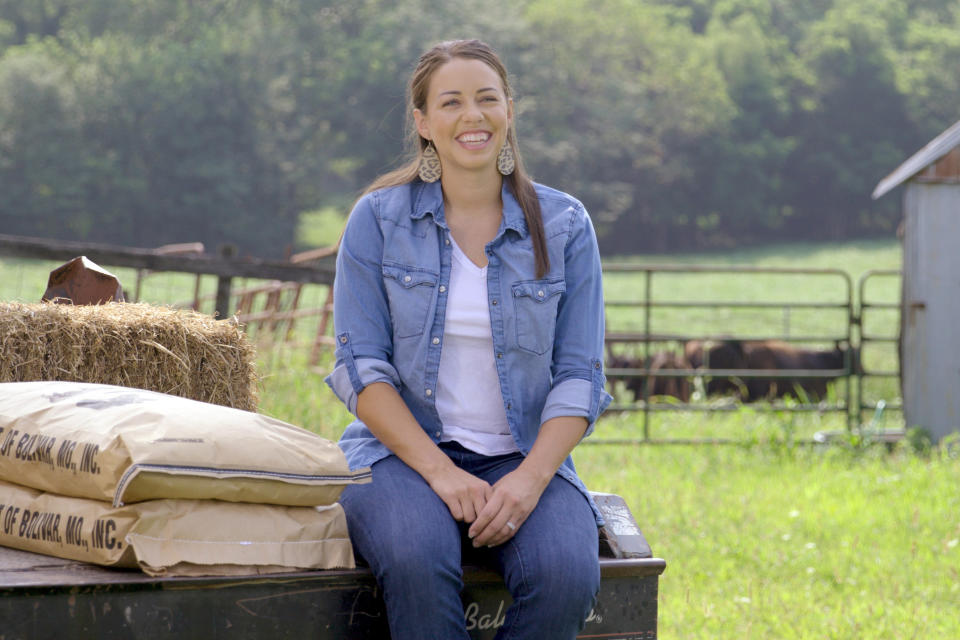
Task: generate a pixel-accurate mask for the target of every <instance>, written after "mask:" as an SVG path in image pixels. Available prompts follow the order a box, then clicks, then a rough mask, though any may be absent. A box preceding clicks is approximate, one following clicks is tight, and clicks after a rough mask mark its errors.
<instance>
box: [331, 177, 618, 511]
mask: <svg viewBox="0 0 960 640" xmlns="http://www.w3.org/2000/svg"><path fill="white" fill-rule="evenodd" d="M535 187H536V191H537V196H538V197H539V200H540V207H541V212H542V218H543V224H544V231H545V237H546V244H547V250H548V252H549V257H550V270H549V272H548V273H547V274H546V275H545V276H544V277H542V278H537V277H536V275H535V267H534V258H533V245H532V242H531V239H530V234H529V232H528V231H527V225H526V222H525V219H524V215H523V210H522V209H521V208H520V205H519V203H518V202H517V200H516V199H515V198H514V197H513V195H512V193H511V191H510V189H509V188H508V187H507V184H506V182H504V186H503V191H502V199H503V218H502V221H501V224H500V229H499V231H498V232H497V235H496V237H495V238H494V239H493V240H492V241H491V242H490V243H489V244H487V245H486V254H487V261H488V267H487V290H488V301H487V303H488V308H489V310H490V325H491V329H492V332H493V348H494V351H495V353H496V357H495V362H496V366H497V375H498V377H499V380H500V390H501V393H502V396H503V405H504V410H505V411H506V415H507V422H508V424H509V426H510V431H511V433H512V434H513V437H514V440H515V441H516V443H517V446H518V447H519V449H520V452H521V453H522V454H523V455H527V454H528V453H529V452H530V449H531V447H532V446H533V443H534V440H535V439H536V437H537V434H538V433H539V430H540V425H541V424H543V423H544V422H546V421H547V420H549V419H550V418H553V417H557V416H579V417H583V418H586V420H587V422H588V424H589V426H588V428H587V431H586V433H585V434H584V435H585V436H586V435H589V433H590V432H592V431H593V428H594V423H595V422H596V419H597V417H598V416H599V415H600V413H601V412H602V411H603V410H604V409H605V408H606V407H607V405H609V404H610V400H611V398H610V395H609V394H608V393H607V392H606V390H605V388H604V382H605V378H604V374H603V348H604V342H603V331H604V327H603V321H604V308H603V290H602V282H601V268H600V254H599V251H598V249H597V241H596V236H595V234H594V230H593V225H592V224H591V222H590V218H589V216H588V215H587V212H586V210H585V209H584V207H583V205H582V204H580V202H578V201H577V200H575V199H574V198H572V197H570V196H569V195H567V194H565V193H562V192H560V191H556V190H554V189H550V188H548V187H544V186H542V185H535ZM451 256H452V248H451V245H450V229H449V227H448V226H447V223H446V221H445V219H444V212H443V194H442V191H441V187H440V183H439V182H435V183H423V182H420V181H414V182H412V183H409V184H405V185H400V186H396V187H389V188H386V189H382V190H379V191H374V192H372V193H368V194H367V195H365V196H364V197H362V198H361V199H360V200H359V202H357V205H356V207H354V210H353V212H352V213H351V214H350V218H349V220H348V221H347V226H346V229H345V230H344V234H343V238H342V239H341V243H340V249H339V252H338V255H337V275H336V280H335V284H334V305H333V313H334V325H335V333H336V344H337V349H336V366H335V368H334V370H333V372H332V373H331V374H330V375H329V376H327V378H326V382H327V384H328V385H330V387H331V389H333V392H334V393H335V394H336V395H337V397H338V398H339V399H340V400H341V401H343V402H344V403H345V404H346V406H347V408H348V409H349V410H350V412H351V413H353V414H354V415H356V412H357V395H358V394H359V393H360V391H362V390H363V389H364V388H365V387H366V386H367V385H369V384H371V383H374V382H386V383H388V384H390V385H392V386H393V387H394V388H395V389H396V390H397V391H398V392H399V394H400V396H401V398H403V400H404V402H405V403H406V405H407V407H409V409H410V411H411V413H412V414H413V416H414V418H416V420H417V422H418V423H419V424H420V426H421V427H422V428H423V430H424V431H425V432H426V433H427V435H429V436H430V438H431V439H432V440H433V441H434V442H439V440H440V437H441V435H442V428H443V427H442V424H441V421H440V417H439V415H438V414H437V407H436V395H435V392H436V388H437V371H438V369H439V367H440V351H441V349H443V336H444V319H445V316H446V314H445V310H446V303H447V298H448V291H447V288H448V286H449V282H450V262H451ZM339 444H340V447H341V449H343V452H344V454H345V455H346V457H347V460H348V462H349V463H350V467H351V468H357V467H364V466H370V465H372V464H373V463H375V462H376V461H378V460H380V459H381V458H384V457H386V456H387V455H390V450H389V449H387V447H386V446H384V445H383V444H382V443H380V441H379V440H377V439H376V437H375V436H374V435H373V434H372V433H371V432H370V430H369V429H367V427H366V425H364V424H363V422H361V421H360V420H356V421H354V422H353V423H351V424H350V425H349V426H348V427H347V428H346V430H345V431H344V433H343V436H342V437H341V439H340V442H339ZM557 473H558V474H559V475H560V476H561V477H563V478H565V479H567V480H568V481H570V482H571V483H573V484H574V486H576V487H577V488H579V489H580V490H581V491H582V492H583V493H584V495H586V496H587V499H588V500H589V501H590V503H591V505H592V506H594V512H595V513H597V516H598V522H602V520H600V517H599V512H597V510H596V507H595V505H593V501H592V500H590V497H589V494H587V491H586V488H585V487H584V485H583V482H581V480H580V479H579V477H577V474H576V471H575V469H574V466H573V461H572V459H571V458H570V457H569V456H568V457H567V459H566V460H565V461H564V462H563V463H562V464H561V466H560V468H559V469H558V471H557Z"/></svg>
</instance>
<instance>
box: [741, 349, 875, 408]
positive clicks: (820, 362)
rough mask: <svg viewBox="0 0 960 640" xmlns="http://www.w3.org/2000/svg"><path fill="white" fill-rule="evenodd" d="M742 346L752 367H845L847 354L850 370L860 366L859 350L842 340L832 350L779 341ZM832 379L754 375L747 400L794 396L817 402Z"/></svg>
mask: <svg viewBox="0 0 960 640" xmlns="http://www.w3.org/2000/svg"><path fill="white" fill-rule="evenodd" d="M742 346H743V352H744V356H745V357H746V361H747V367H748V368H749V369H776V370H782V369H809V370H828V369H844V368H846V363H847V358H848V357H849V358H850V362H851V371H853V372H854V373H855V372H856V371H857V370H858V367H859V364H858V361H859V359H858V354H857V351H856V349H851V348H849V347H848V346H847V345H846V344H844V343H840V342H838V343H837V344H836V346H835V347H834V348H833V349H829V350H822V349H805V348H802V347H797V346H795V345H792V344H788V343H786V342H781V341H778V340H762V341H745V342H743V343H742ZM830 381H831V378H751V379H749V380H748V381H747V389H748V398H747V399H748V401H754V400H764V399H771V398H782V397H784V396H787V395H792V396H794V397H799V398H801V399H802V398H804V396H805V397H806V399H808V400H811V401H813V402H817V401H820V400H824V399H826V397H827V383H828V382H830Z"/></svg>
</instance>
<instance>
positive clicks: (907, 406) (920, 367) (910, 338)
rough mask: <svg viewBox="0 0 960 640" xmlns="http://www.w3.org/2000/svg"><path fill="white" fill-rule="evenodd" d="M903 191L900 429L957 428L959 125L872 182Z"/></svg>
mask: <svg viewBox="0 0 960 640" xmlns="http://www.w3.org/2000/svg"><path fill="white" fill-rule="evenodd" d="M904 183H905V185H906V188H905V190H904V195H903V217H904V233H903V292H902V298H901V308H900V313H901V322H900V330H901V353H900V357H901V371H902V373H901V375H902V385H903V410H904V419H905V424H906V426H907V427H914V426H919V427H923V428H925V429H927V430H928V431H929V433H930V435H931V437H932V438H933V440H934V441H935V442H937V441H940V440H941V439H942V438H943V437H944V436H946V435H947V434H949V433H951V432H960V122H957V123H956V124H954V125H953V126H952V127H950V128H949V129H947V130H946V131H944V132H943V133H941V134H940V135H939V136H937V137H936V138H934V139H933V140H931V141H930V143H928V144H927V146H925V147H924V148H923V149H921V150H920V151H918V152H917V153H915V154H914V155H913V156H911V157H910V158H909V159H908V160H907V161H906V162H904V163H903V164H902V165H900V166H899V167H897V169H896V170H894V171H893V172H892V173H891V174H890V175H888V176H887V177H886V178H884V179H883V180H881V181H880V183H879V184H877V187H876V189H874V191H873V198H874V199H876V198H879V197H881V196H883V195H884V194H885V193H887V192H888V191H890V190H891V189H893V188H895V187H897V186H899V185H900V184H904Z"/></svg>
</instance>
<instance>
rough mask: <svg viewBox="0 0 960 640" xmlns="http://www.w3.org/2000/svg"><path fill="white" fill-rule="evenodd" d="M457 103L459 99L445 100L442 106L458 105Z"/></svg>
mask: <svg viewBox="0 0 960 640" xmlns="http://www.w3.org/2000/svg"><path fill="white" fill-rule="evenodd" d="M458 104H460V101H459V100H447V101H446V102H444V103H443V105H442V106H444V107H450V106H455V105H458Z"/></svg>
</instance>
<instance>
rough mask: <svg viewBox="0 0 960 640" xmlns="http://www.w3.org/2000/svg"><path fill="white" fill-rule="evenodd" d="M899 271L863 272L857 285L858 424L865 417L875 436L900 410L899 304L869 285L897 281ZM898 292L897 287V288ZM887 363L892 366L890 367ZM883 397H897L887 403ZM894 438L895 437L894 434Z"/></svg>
mask: <svg viewBox="0 0 960 640" xmlns="http://www.w3.org/2000/svg"><path fill="white" fill-rule="evenodd" d="M902 277H903V273H902V272H901V271H900V270H899V269H875V270H871V271H867V272H865V273H864V274H863V275H862V276H860V280H859V281H858V283H857V291H858V296H857V299H858V300H859V314H858V324H859V329H860V340H859V350H860V367H859V368H858V370H857V374H856V378H857V412H856V420H857V424H860V423H861V422H862V421H863V420H864V418H865V417H866V416H867V415H871V414H872V417H871V418H870V420H869V423H868V426H869V427H871V428H872V429H873V430H874V431H875V434H874V435H876V432H879V431H880V428H881V426H882V424H883V422H884V420H885V418H886V412H888V411H897V412H901V414H902V411H903V400H902V393H901V389H900V384H899V383H900V377H901V371H900V366H899V364H900V333H901V324H900V323H901V309H902V302H901V300H900V299H899V297H898V298H896V299H891V298H889V297H887V298H886V299H884V298H883V297H881V296H877V295H875V293H873V292H871V291H870V284H872V283H875V282H879V281H880V280H882V279H893V278H895V279H897V280H900V279H902ZM897 290H898V291H900V290H901V289H900V287H898V288H897ZM890 363H895V365H891V364H890ZM894 366H895V368H893V367H894ZM885 397H886V398H897V399H896V400H886V399H885ZM895 435H896V434H895Z"/></svg>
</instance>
